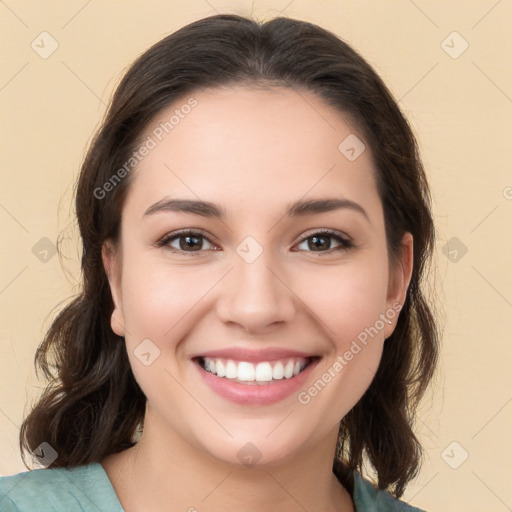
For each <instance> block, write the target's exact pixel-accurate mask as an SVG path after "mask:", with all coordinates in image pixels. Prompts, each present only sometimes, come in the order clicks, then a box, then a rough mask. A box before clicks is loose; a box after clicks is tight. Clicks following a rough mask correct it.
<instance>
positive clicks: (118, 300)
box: [101, 240, 125, 336]
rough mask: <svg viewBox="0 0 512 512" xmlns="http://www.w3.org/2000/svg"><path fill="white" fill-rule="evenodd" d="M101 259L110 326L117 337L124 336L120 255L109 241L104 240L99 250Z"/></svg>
mask: <svg viewBox="0 0 512 512" xmlns="http://www.w3.org/2000/svg"><path fill="white" fill-rule="evenodd" d="M101 258H102V260H103V266H104V268H105V273H106V274H107V279H108V283H109V286H110V293H111V294H112V301H113V302H114V310H113V311H112V316H111V317H110V326H111V327H112V330H113V331H114V332H115V333H116V334H117V335H118V336H124V335H125V325H124V314H123V305H122V292H121V254H120V252H119V251H118V249H117V248H116V247H115V246H114V243H113V242H112V241H111V240H106V241H105V242H104V243H103V246H102V248H101Z"/></svg>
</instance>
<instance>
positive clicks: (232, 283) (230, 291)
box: [217, 251, 298, 333]
mask: <svg viewBox="0 0 512 512" xmlns="http://www.w3.org/2000/svg"><path fill="white" fill-rule="evenodd" d="M234 260H235V261H234V268H233V270H232V271H231V272H229V274H228V275H227V276H226V279H224V280H223V283H222V285H221V286H222V291H221V294H220V297H219V299H218V303H217V304H218V306H217V314H218V315H219V318H220V319H221V320H222V321H223V322H225V323H228V324H229V323H235V324H238V325H239V326H241V327H243V329H244V330H245V331H247V332H248V333H258V332H265V331H268V330H269V329H271V328H272V327H275V325H277V324H283V325H284V324H285V323H287V322H290V321H292V320H293V318H294V317H295V314H296V301H297V300H298V299H297V296H296V295H295V294H294V293H293V290H292V289H291V288H290V286H289V285H288V284H287V283H286V278H285V275H284V272H282V271H280V270H279V268H280V267H278V266H277V265H276V264H275V261H274V262H272V261H271V258H267V257H266V252H265V251H264V252H263V253H262V254H261V255H260V256H259V257H258V258H257V259H256V261H253V262H252V263H248V262H246V261H245V260H244V259H242V258H241V257H238V255H236V258H235V259H234Z"/></svg>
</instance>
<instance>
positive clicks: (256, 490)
mask: <svg viewBox="0 0 512 512" xmlns="http://www.w3.org/2000/svg"><path fill="white" fill-rule="evenodd" d="M192 96H193V97H194V98H196V100H197V102H198V104H197V106H196V107H195V108H194V109H193V110H192V111H191V112H190V113H189V114H188V115H187V116H185V117H184V119H180V122H179V124H178V125H177V126H175V127H174V129H173V130H172V131H171V132H170V133H169V134H168V135H167V136H165V137H164V138H163V140H162V141H161V142H159V144H158V145H157V146H156V147H155V148H154V149H152V150H151V151H150V152H149V154H148V155H147V156H146V157H145V158H144V159H143V160H142V161H141V162H140V164H139V165H138V167H137V168H136V169H135V170H134V171H133V175H132V176H131V178H132V179H133V181H132V183H131V184H130V188H129V191H128V195H127V198H126V202H125V204H124V207H123V211H122V224H121V238H120V242H119V244H118V245H117V246H114V245H112V244H109V243H107V244H105V246H104V251H103V261H104V265H105V269H106V271H107V274H108V276H109V282H110V287H111V291H112V295H113V299H114V303H115V309H114V312H113V314H112V322H111V323H112V329H113V330H114V331H115V332H116V333H117V334H119V335H120V336H124V337H125V342H126V347H127V352H128V355H129V358H130V364H131V366H132V369H133V373H134V375H135V378H136V379H137V381H138V383H139V385H140V386H141V388H142V390H143V391H144V393H145V395H146V396H147V398H148V404H147V410H146V419H145V428H144V433H143V436H142V439H141V441H140V442H139V443H138V444H137V445H136V446H134V447H133V448H131V449H128V450H125V451H123V452H121V453H118V454H114V455H111V456H109V457H107V458H106V459H105V460H104V461H102V464H103V467H104V468H105V470H106V472H107V474H108V476H109V478H110V480H111V481H112V484H113V486H114V489H115V490H116V493H117V495H118V497H119V499H120V501H121V504H122V505H123V507H124V508H125V510H127V511H130V512H138V511H145V512H148V511H159V510H184V511H185V510H190V511H192V510H198V511H201V512H202V511H206V510H207V511H209V512H216V511H220V510H223V511H225V510H233V511H238V510H240V511H241V510H244V511H247V512H252V511H258V512H260V511H261V510H267V511H274V510H275V511H277V510H279V511H281V512H282V511H298V510H300V511H303V510H323V511H334V510H336V511H340V510H343V511H347V512H348V511H352V510H354V506H353V503H352V500H351V497H350V495H349V493H348V492H347V491H346V490H345V489H344V488H343V486H342V485H341V484H340V483H339V482H338V481H337V479H336V478H335V477H334V475H333V473H332V463H333V458H334V452H335V447H336V441H337V432H338V427H339V423H340V421H341V419H342V418H343V417H344V416H345V415H346V414H347V412H348V411H349V410H350V409H351V408H352V407H353V406H354V405H355V404H356V403H357V402H358V400H359V399H360V398H361V396H362V395H363V393H364V392H365V390H366V389H367V388H368V386H369V385H370V383H371V381H372V378H373V376H374V374H375V372H376V370H377V368H378V365H379V362H380V359H381V355H382V348H383V344H384V341H385V339H386V338H387V337H389V336H390V335H391V333H392V332H393V329H394V328H395V325H396V320H397V318H398V315H397V316H395V318H393V319H392V320H391V321H392V323H391V324H388V323H385V325H384V328H382V329H381V330H380V331H379V332H378V335H376V336H374V337H373V338H371V341H369V343H368V344H367V345H366V346H364V348H363V349H362V350H361V351H360V352H359V353H358V354H357V355H355V356H354V357H353V359H352V360H351V361H349V362H347V364H346V365H345V366H344V368H343V370H342V371H341V372H338V373H337V374H336V377H335V378H333V379H332V380H331V382H329V384H328V385H326V386H325V388H324V389H322V391H321V392H319V393H318V394H317V395H316V396H315V397H314V398H312V399H311V401H310V402H309V403H308V404H305V405H303V404H301V403H299V402H298V400H297V394H296V393H294V394H292V395H291V396H290V397H288V398H286V399H284V400H282V401H280V402H278V403H276V404H272V405H239V404H235V403H232V402H230V401H227V400H226V399H224V398H222V397H220V396H218V395H217V394H216V393H214V392H213V391H212V390H211V389H210V388H209V387H208V386H207V385H206V384H205V383H204V382H203V380H202V379H201V378H200V375H199V371H198V368H197V366H196V365H195V363H193V362H192V361H191V359H190V357H191V355H192V354H197V353H201V352H206V351H209V350H214V349H222V348H227V347H234V346H236V347H256V348H264V347H269V346H272V347H282V348H290V349H293V350H301V351H305V352H308V353H314V354H318V355H319V356H321V359H320V361H319V363H318V364H317V365H316V367H315V368H313V372H312V373H311V375H310V376H309V378H308V381H307V383H306V385H305V386H303V387H302V388H301V389H302V390H307V388H309V387H310V386H311V385H312V384H313V383H314V382H315V381H317V380H318V379H319V378H321V376H322V374H324V373H325V372H326V371H328V369H329V368H330V367H332V366H333V364H334V363H335V361H336V358H337V356H339V355H342V354H344V353H345V352H346V351H347V350H348V349H349V347H350V345H351V342H352V341H353V340H354V339H356V337H357V335H358V334H359V333H361V332H362V331H364V329H365V328H368V327H370V326H373V325H374V324H375V322H376V320H378V319H379V315H381V314H383V313H385V312H386V311H387V310H388V309H389V308H392V307H393V305H396V304H400V305H401V304H403V302H404V300H405V296H406V291H407V287H408V285H409V282H410V278H411V272H412V251H413V241H412V236H411V235H410V234H409V233H406V235H405V236H404V238H403V245H402V252H401V254H400V258H399V262H398V264H397V265H396V266H394V267H392V268H391V267H390V264H389V258H388V253H387V248H386V238H385V230H384V214H383V209H382V203H381V200H380V198H379V196H378V193H377V188H376V183H375V179H374V175H375V170H374V166H373V163H372V159H371V152H370V148H369V147H368V145H367V146H366V150H365V151H364V152H363V153H362V154H361V155H360V156H359V157H358V158H357V159H356V160H355V161H349V160H348V159H347V158H346V157H345V156H344V155H343V154H342V153H341V152H340V151H339V150H338V146H339V144H340V142H341V141H343V140H344V139H345V138H346V137H347V136H348V135H349V134H351V133H353V134H356V135H357V136H358V137H359V138H360V139H362V138H363V137H362V135H360V134H359V132H358V131H357V129H356V127H355V126H353V125H350V124H348V122H347V120H346V119H344V117H343V116H342V115H341V114H340V113H339V112H338V111H336V110H334V109H333V108H332V107H330V106H328V105H326V104H325V103H324V102H323V101H322V100H321V99H319V98H318V97H317V96H316V95H314V94H313V93H311V92H304V91H301V92H300V94H299V93H298V92H297V91H295V90H293V89H287V88H272V89H266V90H262V89H256V88H250V87H244V86H236V87H230V88H223V89H214V90H209V91H206V90H203V91H198V92H197V93H195V94H193V95H192ZM185 101H186V99H185V100H183V101H182V102H177V103H176V104H173V105H171V106H170V107H169V108H168V109H166V110H165V111H163V112H161V114H160V115H159V116H157V119H155V120H154V121H153V122H152V123H151V125H150V126H148V128H147V130H146V132H145V134H143V137H144V138H145V137H147V135H150V134H151V133H152V130H153V129H154V128H155V127H156V126H157V125H158V123H160V122H161V121H163V120H167V119H169V117H170V115H171V114H172V113H173V112H174V110H175V109H176V108H179V106H180V105H182V104H184V103H185ZM336 195H337V196H343V197H345V198H348V199H350V200H352V201H354V202H356V203H358V204H359V205H360V206H362V207H363V208H364V210H365V211H366V213H367V216H368V219H366V218H365V216H364V215H362V214H361V213H359V212H357V211H355V210H353V209H349V208H343V209H338V210H333V211H329V212H323V213H315V214H311V215H307V216H305V217H300V218H292V217H286V216H285V208H286V206H287V205H288V204H289V203H291V202H293V201H296V200H299V199H313V198H325V197H335V196H336ZM164 197H167V198H169V197H173V198H177V197H179V198H186V199H193V200H196V199H201V200H205V201H211V202H214V203H217V204H219V205H220V206H222V207H223V208H225V210H226V214H227V215H226V218H225V219H223V220H219V219H215V218H207V217H203V216H199V215H194V214H190V213H177V212H159V213H155V214H153V215H146V216H145V215H144V213H145V212H146V210H147V209H148V208H149V207H150V206H151V205H153V204H154V203H156V202H158V201H160V200H161V199H163V198H164ZM187 228H189V229H202V230H204V231H205V232H206V237H207V239H205V238H203V239H201V238H200V239H199V241H198V243H199V246H200V248H201V249H202V250H201V251H200V252H199V253H197V252H195V253H192V252H193V250H189V252H188V253H187V252H186V250H183V249H182V251H181V253H180V252H179V249H180V239H179V238H178V239H174V241H171V242H169V244H168V245H167V246H164V247H157V246H156V243H157V242H158V240H160V239H161V238H162V237H163V236H164V235H166V234H168V233H172V232H174V231H177V230H182V229H187ZM322 228H329V229H332V230H335V231H338V232H339V233H340V234H341V235H342V236H345V237H350V238H351V239H352V240H353V243H354V248H352V249H349V250H336V251H333V252H330V253H329V252H328V251H329V245H328V244H329V241H330V243H331V245H330V247H332V248H334V247H339V246H340V243H339V242H337V241H336V239H333V238H328V239H327V240H326V241H325V242H326V244H327V245H326V247H327V248H321V249H319V250H316V251H315V247H314V245H313V244H312V243H309V244H308V240H309V241H311V239H310V238H308V237H311V236H312V235H314V234H315V233H317V232H318V230H320V229H322ZM247 236H252V237H253V238H254V239H255V240H256V241H257V243H258V244H259V245H260V246H261V248H262V250H263V252H262V254H261V255H260V256H259V257H258V258H257V259H256V260H255V261H254V262H252V263H248V262H247V261H245V260H244V259H243V258H241V257H240V256H239V254H238V253H237V252H236V249H237V247H238V246H239V244H240V243H241V242H242V241H243V240H244V239H245V238H246V237H247ZM182 241H183V239H182ZM181 247H183V244H182V246H181ZM324 247H325V246H324ZM173 249H174V252H173ZM148 338H149V339H150V340H151V341H152V343H154V344H155V345H156V346H157V347H158V348H159V350H160V356H159V357H158V358H156V359H155V360H154V361H153V362H152V363H151V364H150V365H148V366H145V365H144V364H142V363H141V362H140V361H139V360H138V359H137V357H136V356H135V355H134V350H135V349H136V347H137V346H138V345H139V344H140V343H141V341H142V340H144V339H148ZM247 442H251V443H253V444H254V445H255V446H256V447H257V448H258V450H259V452H260V454H261V458H260V460H259V461H258V462H257V464H255V465H254V466H252V467H246V466H244V465H243V464H242V462H241V461H240V460H239V458H238V456H237V453H238V451H239V450H240V449H241V448H242V447H243V446H244V445H246V443H247Z"/></svg>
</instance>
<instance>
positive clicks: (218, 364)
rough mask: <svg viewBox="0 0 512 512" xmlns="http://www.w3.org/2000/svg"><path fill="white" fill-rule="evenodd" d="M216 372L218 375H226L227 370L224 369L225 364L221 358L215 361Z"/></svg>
mask: <svg viewBox="0 0 512 512" xmlns="http://www.w3.org/2000/svg"><path fill="white" fill-rule="evenodd" d="M215 373H216V374H217V377H225V376H226V370H225V369H224V365H223V364H222V361H220V360H219V359H217V361H215Z"/></svg>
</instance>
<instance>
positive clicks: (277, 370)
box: [272, 361, 284, 380]
mask: <svg viewBox="0 0 512 512" xmlns="http://www.w3.org/2000/svg"><path fill="white" fill-rule="evenodd" d="M283 377H284V366H283V363H281V361H278V362H277V363H276V364H275V365H274V368H273V369H272V378H273V379H276V380H280V379H282V378H283Z"/></svg>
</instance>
